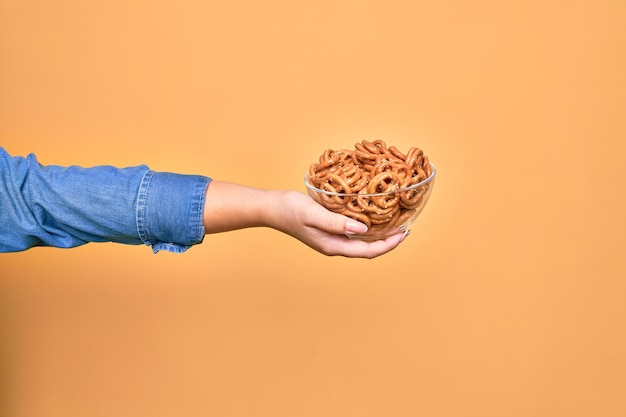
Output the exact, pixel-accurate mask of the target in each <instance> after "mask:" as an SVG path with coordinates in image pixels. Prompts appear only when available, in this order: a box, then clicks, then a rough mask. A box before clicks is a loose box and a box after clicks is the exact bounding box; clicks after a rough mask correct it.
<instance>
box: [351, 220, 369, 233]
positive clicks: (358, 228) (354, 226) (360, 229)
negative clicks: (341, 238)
mask: <svg viewBox="0 0 626 417" xmlns="http://www.w3.org/2000/svg"><path fill="white" fill-rule="evenodd" d="M365 232H367V226H366V225H364V224H363V223H361V222H357V221H356V220H348V221H347V222H346V233H348V234H358V233H365Z"/></svg>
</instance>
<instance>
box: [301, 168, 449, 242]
mask: <svg viewBox="0 0 626 417" xmlns="http://www.w3.org/2000/svg"><path fill="white" fill-rule="evenodd" d="M430 166H431V168H432V173H431V174H430V176H429V177H428V178H426V179H425V180H423V181H421V182H419V183H417V184H413V185H411V186H410V187H405V188H396V189H393V190H391V191H387V192H380V193H374V194H367V193H366V192H359V193H351V194H346V193H340V192H332V191H327V190H321V189H319V188H316V187H315V186H313V185H312V184H310V183H309V181H308V179H307V178H308V173H307V174H305V176H304V185H305V186H306V189H307V192H308V194H309V195H310V196H311V197H312V198H313V199H314V200H315V201H317V202H318V203H319V204H321V205H322V206H324V207H325V208H327V209H328V210H330V211H334V212H336V213H340V214H343V215H345V216H348V217H350V218H353V219H355V220H357V221H360V222H361V223H365V224H366V225H367V228H368V230H367V232H365V233H362V234H346V236H348V237H349V238H352V239H361V240H367V241H373V240H379V239H385V238H387V237H389V236H392V235H395V234H396V233H399V232H403V231H405V230H407V229H408V228H409V226H411V224H413V222H414V221H415V219H416V218H417V216H419V214H420V213H421V212H422V210H423V209H424V207H425V206H426V203H427V202H428V199H429V198H430V194H431V192H432V189H433V185H434V183H435V175H436V174H437V170H436V169H435V166H434V165H433V164H432V163H430Z"/></svg>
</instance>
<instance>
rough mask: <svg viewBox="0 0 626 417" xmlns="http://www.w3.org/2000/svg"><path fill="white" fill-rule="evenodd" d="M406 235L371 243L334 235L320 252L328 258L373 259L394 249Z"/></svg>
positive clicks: (401, 234)
mask: <svg viewBox="0 0 626 417" xmlns="http://www.w3.org/2000/svg"><path fill="white" fill-rule="evenodd" d="M407 235H408V233H406V232H404V233H397V234H395V235H393V236H390V237H388V238H387V239H384V240H375V241H371V242H367V241H363V240H358V239H349V238H347V237H345V236H339V235H335V236H334V238H335V239H329V240H328V241H327V242H326V243H325V244H324V245H322V248H321V250H320V252H322V253H324V254H326V255H330V256H333V255H335V256H345V257H348V258H368V259H373V258H376V257H378V256H380V255H383V254H385V253H387V252H389V251H391V250H393V249H395V248H396V247H397V246H398V245H399V244H400V243H401V242H402V241H403V240H404V239H405V238H406V236H407Z"/></svg>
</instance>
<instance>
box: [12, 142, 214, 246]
mask: <svg viewBox="0 0 626 417" xmlns="http://www.w3.org/2000/svg"><path fill="white" fill-rule="evenodd" d="M210 181H211V179H210V178H208V177H204V176H199V175H182V174H175V173H167V172H155V171H153V170H151V169H150V168H148V167H147V166H145V165H140V166H136V167H128V168H117V167H112V166H97V167H91V168H83V167H78V166H69V167H61V166H55V165H48V166H43V165H41V164H40V163H39V162H38V161H37V159H36V157H35V155H32V154H31V155H29V156H28V157H26V158H22V157H11V156H10V155H8V154H7V153H6V151H5V150H4V149H2V148H0V252H16V251H21V250H26V249H28V248H30V247H33V246H55V247H61V248H70V247H75V246H79V245H83V244H85V243H88V242H117V243H125V244H134V245H137V244H145V245H149V246H151V247H152V249H153V251H154V252H155V253H156V252H158V251H160V250H167V251H170V252H184V251H185V250H187V249H188V248H189V247H190V246H192V245H195V244H199V243H201V242H202V240H203V238H204V225H203V221H202V215H203V210H204V202H205V194H206V189H207V187H208V185H209V182H210Z"/></svg>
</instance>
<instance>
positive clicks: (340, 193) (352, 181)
mask: <svg viewBox="0 0 626 417" xmlns="http://www.w3.org/2000/svg"><path fill="white" fill-rule="evenodd" d="M432 174H433V167H432V165H431V164H430V162H429V160H428V157H427V156H425V155H424V152H423V151H422V150H421V149H419V148H415V147H413V148H411V149H409V151H408V152H407V153H406V155H405V154H404V153H402V152H400V151H399V150H398V149H397V148H396V147H395V146H389V147H387V145H386V144H385V142H384V141H382V140H374V141H367V140H363V141H361V142H360V143H356V144H355V146H354V149H353V150H348V149H341V150H332V149H327V150H325V151H324V153H323V154H322V155H321V156H320V157H319V162H316V163H314V164H312V165H311V166H310V167H309V172H308V173H307V176H306V179H307V182H308V183H309V184H310V185H312V186H313V187H315V188H318V189H319V190H322V191H323V192H320V193H315V195H313V194H312V196H313V198H315V199H316V200H317V201H318V202H319V203H320V204H322V205H323V206H324V207H326V208H327V209H329V210H332V211H334V212H337V213H341V214H343V215H346V216H348V217H351V218H353V219H355V220H358V221H360V222H362V223H365V224H366V225H367V227H368V229H369V233H376V232H377V231H386V230H393V229H395V228H400V227H402V226H403V225H404V224H405V223H406V222H407V221H409V220H410V219H411V218H413V216H415V215H416V214H417V213H418V211H419V210H420V209H421V208H422V206H423V204H424V203H425V201H424V195H425V194H426V193H427V191H428V189H429V187H430V182H426V183H425V184H422V185H420V186H416V185H417V184H419V183H421V182H422V181H424V180H426V179H428V178H429V177H430V176H431V175H432ZM413 186H415V187H413Z"/></svg>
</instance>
